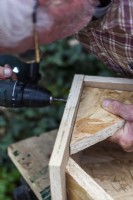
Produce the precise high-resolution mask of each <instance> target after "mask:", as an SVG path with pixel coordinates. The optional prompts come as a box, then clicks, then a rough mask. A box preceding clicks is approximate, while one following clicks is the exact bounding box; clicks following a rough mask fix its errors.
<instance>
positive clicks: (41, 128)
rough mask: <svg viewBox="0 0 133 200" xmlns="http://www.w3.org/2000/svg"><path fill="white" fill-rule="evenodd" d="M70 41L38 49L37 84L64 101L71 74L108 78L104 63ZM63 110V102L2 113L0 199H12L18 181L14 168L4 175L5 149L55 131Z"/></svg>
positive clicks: (5, 171)
mask: <svg viewBox="0 0 133 200" xmlns="http://www.w3.org/2000/svg"><path fill="white" fill-rule="evenodd" d="M72 42H73V39H72V38H68V39H66V40H60V41H58V42H56V43H52V44H50V45H47V46H43V47H41V50H42V52H43V58H42V61H41V64H40V70H41V74H42V78H41V81H40V84H41V85H42V86H43V87H46V88H48V89H49V90H50V91H51V92H52V93H53V96H55V97H64V98H67V95H68V93H69V89H70V86H71V83H72V79H73V76H74V74H87V75H101V76H110V75H111V74H110V72H109V71H108V70H107V69H106V68H105V66H104V65H103V63H101V62H100V61H98V60H97V59H96V58H95V57H94V56H92V55H91V54H88V53H87V52H86V51H85V50H84V49H83V47H82V46H81V45H80V44H76V45H72ZM63 109H64V103H60V102H58V103H56V104H53V105H52V106H51V107H46V108H43V109H42V108H41V109H25V108H23V109H16V110H15V109H10V110H9V109H8V110H1V115H0V136H1V142H0V152H1V159H0V166H1V168H0V174H1V177H0V195H1V197H0V200H3V199H5V200H11V198H10V197H9V196H8V194H9V193H10V192H11V190H12V189H13V187H14V182H15V181H16V177H17V178H18V176H17V175H16V172H15V171H14V169H12V171H10V173H7V169H8V167H9V166H10V165H11V163H10V162H9V160H8V157H7V154H6V149H7V146H9V144H11V143H13V142H16V141H19V140H22V139H23V138H26V137H30V136H33V135H39V134H41V133H43V132H45V131H47V130H50V129H54V128H57V127H58V126H59V123H60V120H61V116H62V113H63ZM13 180H14V182H13ZM9 185H10V187H9ZM7 188H9V191H7ZM1 198H2V199H1Z"/></svg>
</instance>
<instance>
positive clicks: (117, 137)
mask: <svg viewBox="0 0 133 200" xmlns="http://www.w3.org/2000/svg"><path fill="white" fill-rule="evenodd" d="M132 130H133V122H126V123H125V125H124V127H123V128H121V129H119V130H118V131H117V132H116V133H115V134H114V135H113V136H112V137H110V138H109V141H111V142H114V143H117V144H118V145H120V146H121V147H122V148H123V150H124V151H126V152H133V131H132Z"/></svg>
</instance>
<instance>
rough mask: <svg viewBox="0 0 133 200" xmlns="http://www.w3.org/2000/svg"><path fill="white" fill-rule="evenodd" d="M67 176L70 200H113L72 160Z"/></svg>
mask: <svg viewBox="0 0 133 200" xmlns="http://www.w3.org/2000/svg"><path fill="white" fill-rule="evenodd" d="M66 174H67V193H68V200H113V199H112V197H111V196H109V195H108V194H107V193H106V192H105V191H104V190H103V189H102V188H101V187H100V186H99V185H98V184H97V183H96V182H95V181H94V180H93V178H91V176H89V175H88V174H87V173H86V172H84V171H83V169H81V167H80V166H79V165H78V164H77V163H76V162H75V161H74V160H73V159H72V158H69V160H68V164H67V166H66Z"/></svg>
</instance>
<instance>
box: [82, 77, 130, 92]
mask: <svg viewBox="0 0 133 200" xmlns="http://www.w3.org/2000/svg"><path fill="white" fill-rule="evenodd" d="M84 86H89V87H94V88H104V89H112V90H123V91H133V79H128V78H118V77H117V78H114V77H100V76H85V78H84Z"/></svg>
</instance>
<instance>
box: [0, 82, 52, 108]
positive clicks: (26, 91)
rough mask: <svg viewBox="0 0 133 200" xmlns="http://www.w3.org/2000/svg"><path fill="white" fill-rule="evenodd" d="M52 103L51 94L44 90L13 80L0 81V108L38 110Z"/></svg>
mask: <svg viewBox="0 0 133 200" xmlns="http://www.w3.org/2000/svg"><path fill="white" fill-rule="evenodd" d="M52 101H53V97H52V95H51V92H50V91H48V90H47V89H45V88H41V87H39V86H37V85H33V84H29V83H27V84H26V83H22V82H19V81H13V80H7V81H5V80H1V81H0V106H4V107H9V108H22V107H32V108H39V107H45V106H48V105H50V104H51V103H52Z"/></svg>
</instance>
